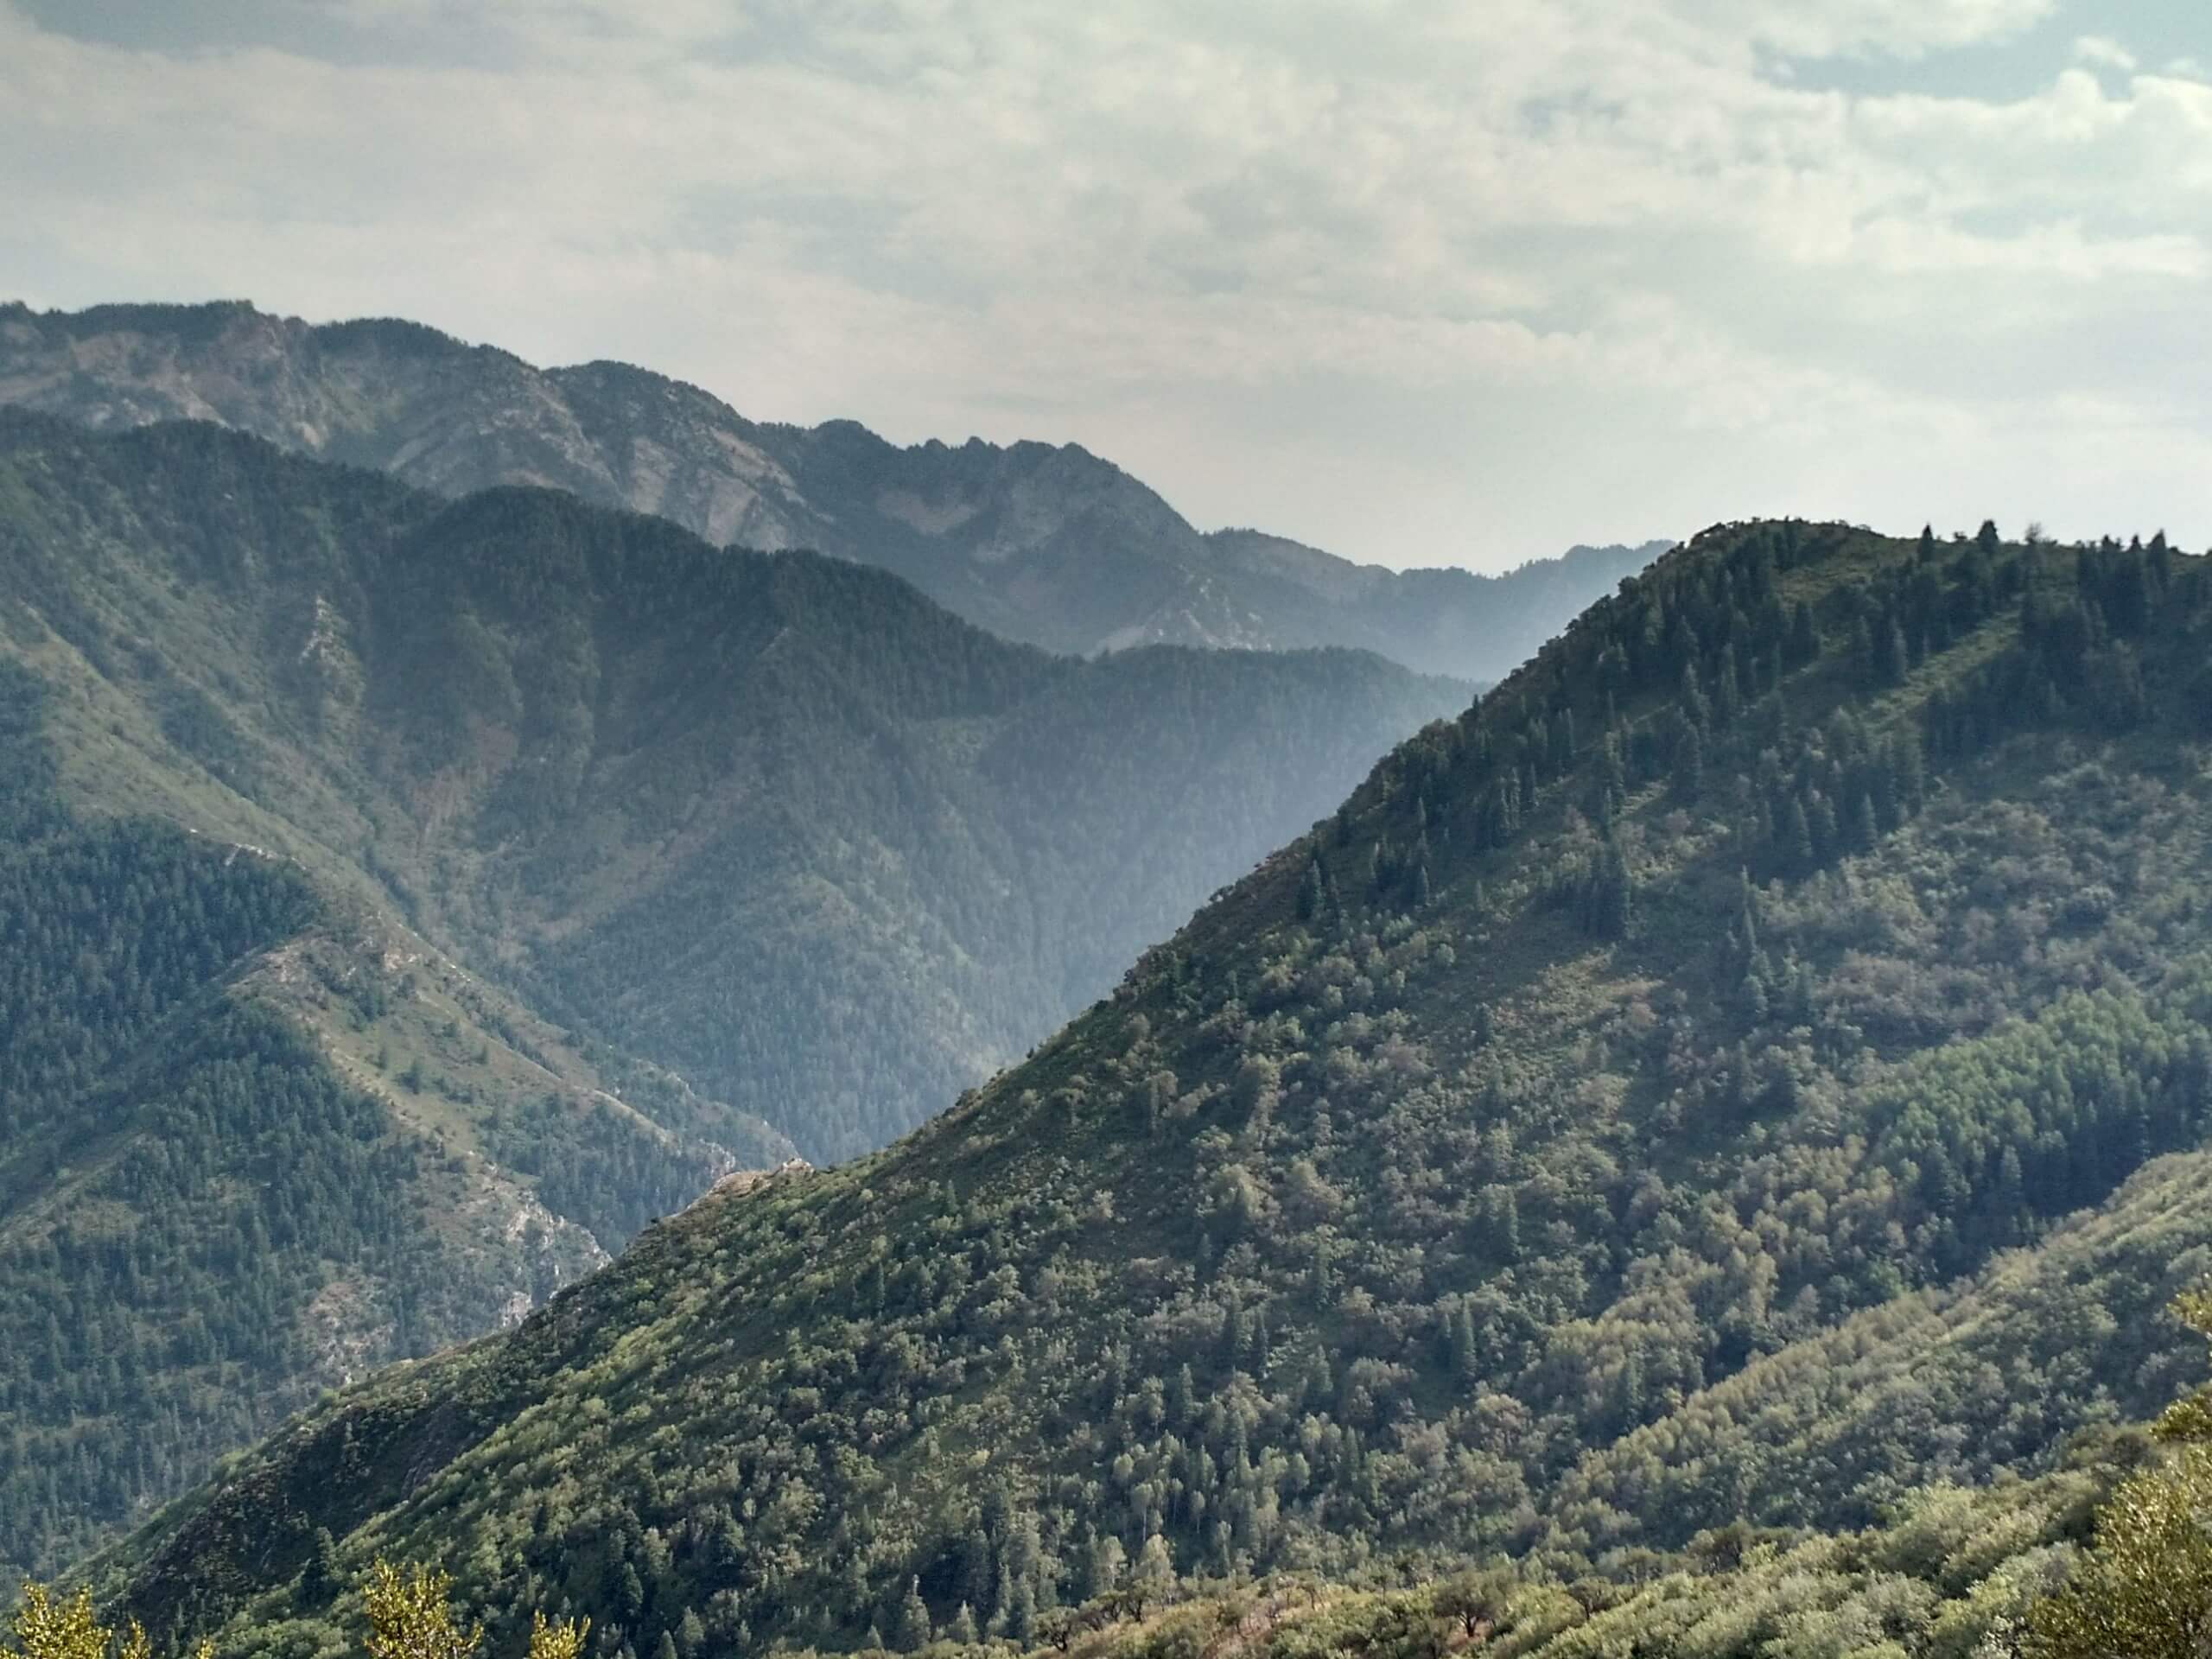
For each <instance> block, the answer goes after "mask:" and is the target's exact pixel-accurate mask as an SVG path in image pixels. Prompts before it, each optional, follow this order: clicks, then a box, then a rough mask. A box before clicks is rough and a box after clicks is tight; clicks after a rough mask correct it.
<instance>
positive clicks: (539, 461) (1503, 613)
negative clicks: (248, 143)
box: [0, 301, 1639, 681]
mask: <svg viewBox="0 0 2212 1659" xmlns="http://www.w3.org/2000/svg"><path fill="white" fill-rule="evenodd" d="M0 317H4V319H5V322H4V330H3V331H0V402H9V403H16V404H24V405H27V406H29V407H32V408H35V409H40V410H46V411H48V412H50V413H54V414H57V415H61V416H67V417H69V418H72V419H75V420H79V421H81V422H84V423H88V424H92V425H96V426H100V427H116V426H125V425H133V424H137V423H143V422H147V421H152V420H160V419H165V418H175V417H179V416H183V417H189V418H197V419H214V420H219V421H222V422H224V423H227V424H230V425H233V426H238V427H242V428H245V429H248V430H251V431H254V432H257V433H259V434H260V435H263V436H264V437H267V438H269V439H270V440H272V441H274V442H278V443H282V444H285V445H288V446H289V447H292V448H302V449H305V450H308V452H310V453H313V454H318V455H321V456H325V457H327V458H331V459H336V460H343V461H352V462H354V463H356V464H359V465H365V466H372V467H384V468H386V469H388V470H391V471H393V472H395V473H397V474H399V475H400V476H401V477H403V478H404V479H406V480H408V481H410V483H414V484H416V485H419V486H424V487H428V488H431V489H436V490H440V491H443V492H446V493H466V492H467V491H468V490H472V489H479V488H482V487H484V486H488V485H492V484H497V483H506V482H523V483H534V484H550V485H555V486H559V487H562V488H565V489H569V490H573V491H575V493H577V494H579V495H582V496H583V497H585V498H586V499H590V500H594V501H597V502H601V503H602V504H606V505H620V506H626V507H630V508H632V509H635V510H637V511H639V512H652V513H658V514H660V515H662V516H664V517H666V518H672V519H674V520H676V521H677V523H679V524H683V525H684V526H685V527H686V528H688V529H690V530H692V531H695V532H696V533H698V534H700V535H702V536H705V537H708V538H709V540H712V541H715V542H717V543H741V544H744V545H747V546H754V547H761V548H768V549H774V548H785V547H812V548H817V549H818V550H821V551H823V552H825V553H829V554H831V555H834V556H838V557H841V558H848V559H853V560H856V561H858V562H860V563H868V564H875V565H880V566H882V567H884V568H885V569H890V570H893V571H896V572H897V573H898V574H899V575H903V576H905V577H906V578H907V580H909V581H910V582H913V583H914V584H915V585H916V586H918V587H919V588H922V589H923V590H924V591H925V593H928V594H930V595H931V597H932V598H934V599H936V600H937V601H938V602H939V603H940V604H943V605H944V606H946V607H948V608H950V609H951V610H954V611H956V612H957V613H960V614H961V615H963V616H964V617H966V618H968V619H969V620H970V621H973V622H976V623H977V624H979V625H981V626H984V627H987V628H988V629H990V630H991V631H993V632H996V633H998V634H1001V635H1002V636H1003V637H1005V638H1007V639H1018V640H1022V641H1025V642H1027V643H1030V644H1033V645H1043V646H1046V648H1048V649H1050V650H1054V651H1059V652H1071V653H1077V654H1089V653H1091V652H1098V651H1102V650H1109V649H1122V648H1126V647H1127V646H1128V645H1132V644H1135V643H1139V642H1142V641H1147V640H1157V641H1165V642H1169V643H1176V644H1185V645H1213V646H1238V647H1264V648H1274V649H1282V648H1287V647H1294V646H1306V645H1352V646H1357V647H1360V648H1363V649H1366V650H1370V651H1374V652H1379V653H1380V654H1382V655H1383V656H1386V657H1389V658H1394V659H1395V660H1396V661H1398V662H1400V663H1402V664H1406V665H1407V666H1408V667H1412V668H1414V669H1417V670H1420V671H1423V672H1427V673H1441V674H1448V675H1452V676H1454V677H1459V678H1465V679H1471V680H1477V681H1483V680H1492V679H1496V678H1497V677H1500V676H1501V675H1503V673H1504V672H1505V671H1506V670H1508V669H1509V668H1510V667H1511V666H1512V665H1513V664H1516V663H1517V662H1519V661H1520V660H1522V658H1524V657H1526V656H1527V655H1528V654H1529V652H1533V651H1534V650H1535V648H1536V647H1537V646H1538V645H1541V644H1542V643H1543V641H1544V640H1545V639H1548V638H1549V637H1550V635H1551V634H1552V633H1553V632H1556V631H1557V629H1558V628H1559V627H1560V626H1561V625H1563V624H1564V623H1565V622H1566V620H1567V618H1568V617H1569V616H1571V615H1573V613H1574V612H1575V611H1576V610H1578V609H1579V608H1580V607H1581V606H1582V605H1583V604H1585V603H1586V602H1588V601H1590V600H1591V599H1593V598H1595V597H1597V596H1598V595H1599V594H1602V593H1604V592H1605V591H1607V590H1608V589H1609V588H1611V586H1612V584H1613V582H1616V581H1617V580H1618V577H1619V576H1621V575H1626V574H1629V573H1630V570H1632V569H1634V568H1636V565H1637V560H1638V557H1639V551H1638V550H1628V549H1600V550H1577V555H1576V556H1574V557H1573V558H1572V559H1569V560H1567V561H1564V562H1548V563H1538V564H1535V565H1532V566H1529V567H1527V568H1526V571H1525V574H1524V572H1515V573H1512V574H1511V575H1508V576H1506V577H1503V578H1489V577H1476V576H1471V575H1467V573H1465V572H1460V573H1458V574H1459V575H1460V576H1463V577H1465V580H1459V581H1455V580H1452V579H1449V578H1446V577H1443V576H1440V575H1433V574H1429V573H1416V572H1411V571H1408V572H1404V573H1398V572H1394V571H1391V570H1389V569H1384V568H1383V567H1380V566H1361V565H1356V564H1353V563H1351V561H1347V560H1341V559H1338V558H1337V557H1336V556H1333V555H1331V554H1327V553H1325V552H1322V551H1321V550H1319V549H1310V548H1301V544H1300V543H1294V542H1290V541H1287V540H1285V539H1283V538H1281V537H1265V536H1264V535H1263V534H1262V532H1259V531H1233V532H1218V531H1217V532H1215V533H1214V534H1213V535H1211V536H1202V535H1200V534H1199V532H1198V531H1197V530H1195V529H1194V528H1193V527H1192V525H1191V524H1190V523H1189V522H1188V520H1186V519H1185V518H1183V516H1182V515H1181V514H1180V513H1179V512H1176V511H1175V510H1174V508H1173V506H1171V505H1169V504H1168V503H1167V502H1166V501H1165V500H1164V499H1161V498H1160V495H1159V494H1158V493H1156V492H1154V490H1152V489H1151V488H1149V487H1147V486H1146V485H1145V484H1144V483H1143V482H1141V480H1137V479H1135V478H1134V477H1132V476H1131V475H1130V474H1128V473H1127V472H1125V471H1124V470H1123V469H1122V468H1121V467H1118V466H1116V465H1115V464H1114V463H1113V462H1112V461H1109V460H1107V459H1106V458H1104V457H1103V456H1100V455H1097V454H1094V453H1093V452H1092V451H1091V450H1090V449H1088V448H1085V447H1084V445H1082V444H1080V443H1077V442H1058V443H1053V442H1043V441H1039V440H1035V439H1020V440H1017V441H1015V442H1013V443H1010V444H1006V445H1000V444H995V443H990V442H986V441H985V440H984V439H982V438H981V437H978V436H970V437H969V438H968V439H966V440H965V441H964V442H960V443H958V444H957V445H955V444H949V443H946V442H943V441H941V440H938V439H931V440H928V441H926V442H922V443H918V444H913V445H910V446H906V447H903V448H902V447H900V446H899V445H895V444H893V443H891V442H887V440H885V439H884V438H882V437H881V436H880V435H878V434H876V433H875V432H874V431H871V430H870V429H868V428H867V427H866V426H863V425H861V423H859V422H857V421H854V420H849V419H839V420H831V421H826V422H824V423H822V424H820V425H818V426H815V427H811V428H808V427H799V426H793V425H791V424H788V423H772V422H756V421H753V420H750V419H747V417H746V416H742V415H741V414H739V413H738V411H737V410H734V409H733V408H731V407H730V405H729V404H727V403H725V402H724V401H723V400H721V398H718V397H715V396H714V395H713V394H711V393H709V392H707V391H702V390H701V389H700V388H698V387H696V386H695V385H690V384H688V383H686V382H684V381H681V380H677V379H674V378H671V377H669V376H666V375H664V374H661V373H658V372H655V371H652V370H648V369H643V368H639V367H636V366H634V365H629V364H624V363H618V362H613V361H608V360H605V359H599V360H594V361H591V362H588V363H584V364H581V365H574V366H569V367H562V368H553V369H539V368H536V367H533V366H532V365H530V364H528V363H526V362H524V360H523V359H520V358H518V357H516V356H514V355H513V354H512V353H507V352H505V351H502V350H500V349H499V348H497V347H494V346H471V345H468V344H467V343H465V342H463V341H461V340H456V339H454V337H452V336H451V335H448V334H443V333H441V332H440V331H438V330H437V329H435V328H430V327H425V326H423V325H421V324H416V323H407V322H402V321H395V320H391V319H364V320H361V321H353V322H339V323H327V324H321V325H309V324H308V323H305V322H302V321H300V320H298V319H297V318H283V317H277V316H274V315H270V314H268V313H264V312H261V311H257V310H256V309H255V308H253V307H252V306H251V304H249V303H248V302H244V301H220V302H209V303H206V304H200V305H183V306H179V305H136V306H134V305H111V306H100V307H96V308H92V309H91V310H87V311H84V312H79V313H76V314H74V315H71V314H67V313H60V312H44V313H35V312H32V311H31V310H30V309H29V308H27V307H24V306H22V305H20V304H17V305H15V306H11V307H10V308H8V309H7V310H6V311H5V312H4V313H0ZM1224 537H1229V538H1230V541H1229V542H1227V543H1224V540H1223V538H1224ZM1240 537H1243V538H1250V544H1249V545H1246V546H1244V547H1243V554H1242V556H1241V557H1240V558H1239V559H1237V560H1235V561H1224V559H1223V558H1221V557H1220V556H1219V553H1220V550H1221V549H1222V548H1223V546H1224V545H1234V544H1236V538H1240ZM1261 543H1265V544H1266V545H1267V547H1269V548H1272V549H1273V550H1274V551H1273V553H1272V555H1268V556H1263V553H1262V548H1261ZM1292 550H1298V551H1296V552H1295V553H1293V551H1292ZM1354 571H1357V572H1359V573H1361V574H1359V575H1357V576H1356V577H1354V576H1351V575H1348V573H1349V572H1354Z"/></svg>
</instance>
